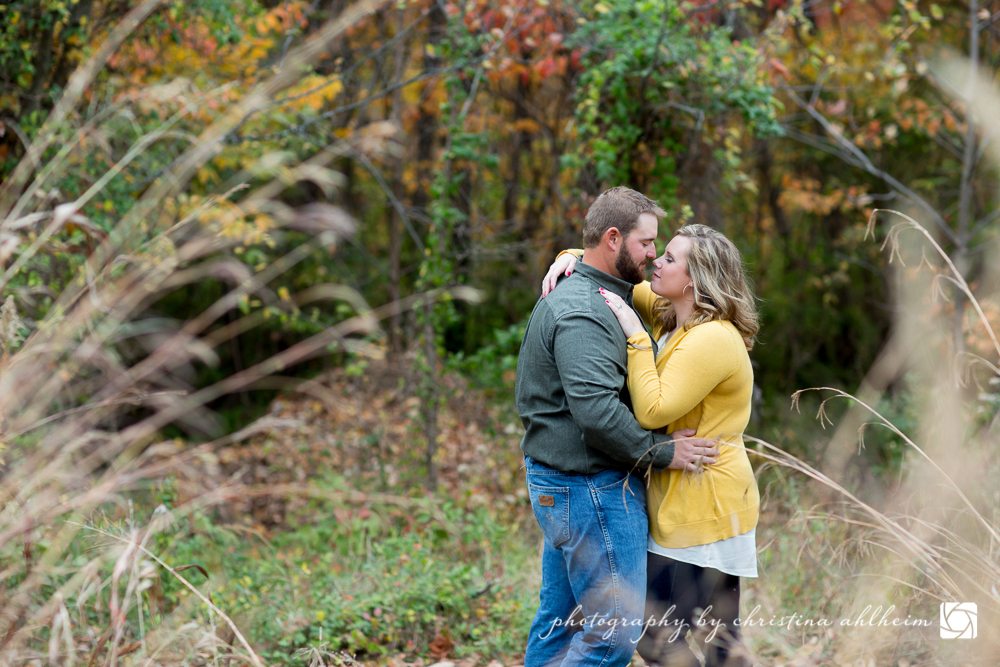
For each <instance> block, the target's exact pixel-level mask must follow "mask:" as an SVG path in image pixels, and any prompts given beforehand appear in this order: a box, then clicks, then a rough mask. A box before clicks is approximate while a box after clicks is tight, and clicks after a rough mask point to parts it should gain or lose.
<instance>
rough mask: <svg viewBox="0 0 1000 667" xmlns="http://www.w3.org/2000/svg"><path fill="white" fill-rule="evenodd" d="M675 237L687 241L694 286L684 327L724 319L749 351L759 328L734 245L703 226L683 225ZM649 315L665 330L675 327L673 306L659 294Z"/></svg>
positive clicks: (748, 288)
mask: <svg viewBox="0 0 1000 667" xmlns="http://www.w3.org/2000/svg"><path fill="white" fill-rule="evenodd" d="M675 236H686V237H687V238H688V239H690V240H691V250H690V251H688V256H687V272H688V275H689V276H690V277H691V282H692V284H693V285H694V313H692V314H691V317H689V318H688V320H687V321H686V322H684V330H685V331H686V330H688V329H690V328H691V327H693V326H695V325H698V324H704V323H705V322H712V321H713V320H728V321H729V322H732V323H733V326H735V327H736V330H737V331H739V332H740V335H741V336H743V342H744V344H746V346H747V349H748V350H752V349H753V343H754V338H756V336H757V331H758V330H759V329H760V324H759V322H758V315H757V298H756V297H755V296H754V293H753V286H752V285H751V282H750V279H749V278H748V277H747V275H746V267H745V266H744V264H743V258H742V257H741V256H740V251H739V250H738V249H737V248H736V245H735V244H734V243H733V242H732V241H730V240H729V239H728V238H726V236H725V235H724V234H723V233H722V232H718V231H716V230H714V229H712V228H711V227H707V226H705V225H685V226H684V227H681V228H680V229H678V230H677V233H676V234H675ZM653 316H654V317H657V318H659V320H660V321H661V322H662V323H663V325H664V327H665V330H666V331H673V330H674V328H675V327H676V326H677V314H676V313H675V312H674V307H673V305H671V303H670V301H669V300H667V299H665V298H663V297H660V298H659V299H657V301H656V304H655V305H654V306H653Z"/></svg>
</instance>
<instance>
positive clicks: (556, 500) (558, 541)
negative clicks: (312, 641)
mask: <svg viewBox="0 0 1000 667" xmlns="http://www.w3.org/2000/svg"><path fill="white" fill-rule="evenodd" d="M528 495H529V496H530V497H531V510H532V511H533V512H534V513H535V520H536V521H538V526H539V528H541V529H542V535H544V536H545V539H546V541H547V542H548V543H549V544H551V545H552V546H553V547H555V548H558V547H559V546H560V545H562V544H563V543H565V542H566V541H567V540H568V539H569V487H568V486H539V485H537V484H532V483H530V482H529V483H528Z"/></svg>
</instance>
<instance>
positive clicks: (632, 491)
mask: <svg viewBox="0 0 1000 667" xmlns="http://www.w3.org/2000/svg"><path fill="white" fill-rule="evenodd" d="M664 215H665V213H664V212H663V210H661V209H660V208H659V207H658V206H657V205H656V203H655V202H653V201H652V200H650V199H648V198H647V197H645V196H643V195H641V194H639V193H638V192H636V191H634V190H631V189H629V188H626V187H616V188H611V189H610V190H607V191H606V192H604V193H603V194H601V196H599V197H598V198H597V199H596V200H595V201H594V203H593V204H592V205H591V207H590V210H588V211H587V217H586V221H585V223H584V230H583V244H584V254H583V261H582V262H580V263H579V264H577V266H576V270H575V272H574V273H573V275H572V276H570V277H569V278H567V279H565V280H563V281H561V282H560V283H559V285H558V287H557V288H556V289H555V290H553V291H552V292H551V293H550V294H549V295H548V296H547V297H545V298H542V299H540V300H539V301H538V303H537V304H536V305H535V308H534V310H533V311H532V313H531V318H530V319H529V321H528V326H527V329H526V331H525V334H524V341H523V342H522V344H521V352H520V355H519V357H518V362H517V381H516V385H515V395H516V400H517V409H518V413H519V414H520V415H521V420H522V422H523V424H524V427H525V434H524V438H523V439H522V441H521V449H522V450H523V451H524V455H525V456H524V459H525V467H526V470H527V479H528V491H529V496H530V498H531V507H532V510H533V511H534V513H535V518H536V519H537V520H538V524H539V526H540V527H541V529H542V533H543V534H544V536H545V544H544V548H543V554H542V589H541V593H540V595H539V597H540V606H539V609H538V612H537V614H536V615H535V619H534V621H533V622H532V625H531V633H530V635H529V638H528V646H527V650H526V652H525V657H524V665H525V667H543V666H549V665H563V666H564V667H569V666H570V665H573V666H575V665H600V666H601V667H622V666H624V665H627V664H628V663H629V661H630V660H631V658H632V653H633V651H634V650H635V646H636V642H637V641H638V640H639V637H640V636H641V635H642V622H643V604H644V601H645V594H646V544H647V542H646V535H647V519H646V493H645V486H644V485H643V480H642V477H641V475H639V474H634V475H633V474H630V473H631V471H635V472H637V473H638V472H641V471H642V470H643V469H645V468H647V467H649V466H653V467H655V468H667V467H669V468H677V469H684V468H687V469H691V470H694V469H695V468H696V467H697V465H698V463H714V461H715V459H714V457H715V456H717V455H718V450H717V449H715V447H714V445H713V444H712V443H711V442H709V441H706V440H701V439H694V438H689V437H688V436H692V435H694V431H691V430H686V431H678V432H676V433H673V434H670V435H662V434H654V433H651V432H649V431H645V430H643V429H642V428H641V427H640V426H639V424H638V423H637V422H636V420H635V418H634V417H633V415H632V412H631V402H630V399H629V395H628V390H627V388H626V386H625V385H626V382H625V379H626V377H627V354H626V339H625V335H624V334H623V333H622V329H621V326H619V324H618V322H617V320H616V319H615V317H614V315H613V314H612V313H611V310H610V309H609V308H608V307H607V305H606V304H605V300H604V297H603V296H601V295H600V293H599V292H598V289H599V288H601V287H603V288H604V289H606V290H610V291H612V292H614V293H615V294H618V295H619V296H620V297H622V298H623V299H625V301H626V302H627V303H628V304H629V305H630V306H631V304H632V288H633V286H634V285H636V284H638V283H639V282H641V281H642V280H644V278H645V271H644V268H645V264H646V262H647V261H648V260H650V259H653V258H654V257H655V256H656V250H655V248H654V241H655V240H656V232H657V225H658V222H659V220H660V219H662V218H663V217H664ZM673 436H681V438H679V439H677V440H675V439H674V437H673Z"/></svg>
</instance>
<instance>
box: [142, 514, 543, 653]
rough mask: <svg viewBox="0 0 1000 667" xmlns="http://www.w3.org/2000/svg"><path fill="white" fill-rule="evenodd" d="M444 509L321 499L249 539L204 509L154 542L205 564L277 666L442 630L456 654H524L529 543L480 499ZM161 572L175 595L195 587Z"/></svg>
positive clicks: (407, 643)
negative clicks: (513, 538) (524, 571)
mask: <svg viewBox="0 0 1000 667" xmlns="http://www.w3.org/2000/svg"><path fill="white" fill-rule="evenodd" d="M442 510H443V514H442V515H441V517H442V519H443V521H445V522H446V523H442V522H441V521H440V520H438V519H436V518H435V515H431V514H429V513H425V512H419V511H418V512H417V513H416V514H415V515H412V516H406V515H404V514H401V513H399V512H386V511H384V510H378V511H372V510H369V509H367V508H364V507H362V508H358V509H350V508H344V507H337V506H335V505H331V504H327V503H315V504H314V505H313V506H312V507H311V508H310V510H309V511H308V513H305V512H300V513H299V514H297V515H296V516H293V517H291V518H290V521H289V524H290V527H291V529H290V530H287V531H284V532H282V533H280V534H278V535H275V536H274V537H273V538H272V539H270V540H263V539H259V538H256V537H253V536H252V535H251V536H250V539H243V538H241V537H239V534H238V533H236V532H233V530H232V529H230V528H224V527H220V526H218V525H215V524H213V523H211V522H209V521H207V519H206V517H204V516H202V515H199V516H195V517H191V518H189V519H185V520H184V521H183V522H181V524H180V525H178V526H177V527H176V529H175V530H174V531H172V533H171V534H169V535H161V536H160V537H159V538H158V541H159V545H158V547H159V549H160V553H161V554H162V555H163V556H164V558H166V560H168V562H171V563H174V564H177V565H180V564H185V563H202V564H203V565H204V566H205V567H206V568H208V569H209V571H210V572H211V573H212V578H211V581H210V583H209V587H210V589H211V591H212V594H213V596H214V599H215V601H216V603H217V604H218V605H219V606H220V607H221V608H222V609H223V610H224V611H226V612H227V613H229V614H231V615H232V616H233V617H234V618H236V619H239V620H240V621H241V622H242V625H243V626H244V627H245V630H246V632H247V633H248V637H249V638H250V640H251V641H252V642H254V643H255V644H257V645H258V646H261V647H262V654H263V655H264V656H265V657H266V658H267V659H268V661H273V662H275V663H278V664H289V665H298V664H308V662H307V660H306V659H305V658H304V657H303V656H304V655H305V654H306V652H307V649H309V648H310V647H313V648H322V647H326V648H327V649H328V650H343V651H347V652H349V653H352V654H358V655H367V656H379V655H390V654H395V653H398V652H401V651H402V652H407V653H410V652H414V653H418V654H423V653H426V651H427V650H428V644H429V643H430V642H431V641H432V640H433V639H435V637H437V636H444V637H447V638H448V639H449V640H450V641H451V642H453V643H454V645H455V647H456V648H455V651H456V654H457V655H458V656H462V655H467V654H470V653H474V652H478V653H479V654H480V655H490V656H500V655H514V654H516V653H518V652H519V651H520V650H523V636H522V635H523V632H524V628H526V627H527V626H528V624H529V623H530V618H531V614H532V613H533V607H532V599H531V598H532V597H533V592H534V591H527V590H525V588H524V587H523V586H519V585H516V584H518V583H519V581H520V579H519V576H518V575H517V574H516V573H517V571H518V565H519V563H520V561H521V560H523V559H527V558H531V557H533V554H532V553H530V552H531V551H532V550H530V549H527V550H524V551H522V550H520V549H519V548H518V547H516V546H513V545H512V544H511V542H510V540H509V533H508V529H506V528H504V527H503V526H501V525H500V524H498V523H497V521H496V519H495V518H494V517H493V516H492V515H491V513H490V512H489V511H488V510H487V509H485V508H480V509H475V510H467V509H463V508H461V507H458V506H457V505H454V504H451V503H445V504H444V505H443V506H442ZM213 554H214V555H213ZM222 554H224V557H222ZM206 556H207V557H208V559H206ZM505 568H506V571H509V572H511V573H514V574H513V575H511V574H504V572H505ZM196 577H197V575H193V576H192V579H194V578H196ZM161 580H162V581H163V590H164V595H165V597H166V599H167V600H168V601H169V602H170V603H171V605H177V604H180V603H181V602H182V601H183V600H184V599H186V598H188V597H189V593H188V592H186V591H185V589H183V588H182V587H181V586H180V585H179V583H178V582H177V581H175V580H174V581H171V580H169V579H167V578H166V576H164V575H163V574H162V573H161ZM529 592H530V593H531V595H529ZM197 613H198V614H199V615H204V611H198V612H197Z"/></svg>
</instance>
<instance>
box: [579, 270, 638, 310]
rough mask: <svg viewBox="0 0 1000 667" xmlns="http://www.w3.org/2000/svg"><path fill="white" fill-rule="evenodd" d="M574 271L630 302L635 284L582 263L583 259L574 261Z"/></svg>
mask: <svg viewBox="0 0 1000 667" xmlns="http://www.w3.org/2000/svg"><path fill="white" fill-rule="evenodd" d="M574 271H576V272H577V273H579V274H580V275H582V276H583V277H584V278H587V279H589V280H591V281H592V282H595V283H597V284H598V285H600V286H601V287H603V288H604V289H607V290H611V291H612V292H614V293H615V294H617V295H618V296H620V297H621V298H623V299H625V301H627V302H628V303H629V304H631V303H632V290H633V289H634V288H635V285H633V284H631V283H628V282H625V281H624V280H622V279H621V278H615V277H614V276H613V275H611V274H610V273H605V272H604V271H601V270H600V269H595V268H594V267H592V266H590V265H589V264H584V263H583V260H580V261H579V262H577V263H576V268H575V269H574Z"/></svg>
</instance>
